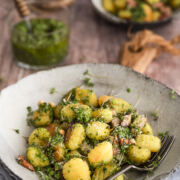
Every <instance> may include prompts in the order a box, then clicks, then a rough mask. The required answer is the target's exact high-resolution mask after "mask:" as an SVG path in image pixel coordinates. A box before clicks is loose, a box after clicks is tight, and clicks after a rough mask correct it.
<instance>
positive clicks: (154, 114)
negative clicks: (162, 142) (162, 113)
mask: <svg viewBox="0 0 180 180" xmlns="http://www.w3.org/2000/svg"><path fill="white" fill-rule="evenodd" d="M151 116H152V117H153V118H154V120H155V121H157V120H158V119H159V116H158V113H157V112H153V113H151Z"/></svg>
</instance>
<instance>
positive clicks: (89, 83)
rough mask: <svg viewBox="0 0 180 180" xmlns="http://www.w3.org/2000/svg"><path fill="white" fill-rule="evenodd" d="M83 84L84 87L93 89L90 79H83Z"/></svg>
mask: <svg viewBox="0 0 180 180" xmlns="http://www.w3.org/2000/svg"><path fill="white" fill-rule="evenodd" d="M83 82H84V84H85V85H87V86H89V87H94V83H92V82H91V79H90V78H85V79H84V81H83Z"/></svg>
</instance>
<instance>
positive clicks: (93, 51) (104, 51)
mask: <svg viewBox="0 0 180 180" xmlns="http://www.w3.org/2000/svg"><path fill="white" fill-rule="evenodd" d="M1 6H2V7H3V10H2V11H0V27H1V28H0V41H1V43H0V76H1V77H2V78H3V83H1V84H0V89H2V88H4V87H6V86H8V85H10V84H12V83H15V82H16V81H17V80H19V79H21V78H23V77H25V76H27V75H29V74H31V73H34V72H36V71H31V70H25V69H22V68H19V67H17V66H16V64H15V63H14V61H13V56H12V52H11V48H10V42H9V39H8V38H9V34H8V26H7V22H6V20H5V18H6V17H7V14H8V13H9V12H8V9H9V7H10V6H12V1H11V0H1ZM0 10H1V9H0ZM71 15H72V29H71V37H70V49H69V54H68V56H67V58H66V61H65V62H64V63H63V64H61V66H62V65H69V64H75V63H86V62H93V63H94V62H98V63H118V62H117V56H118V51H119V48H120V46H121V45H122V43H123V42H125V41H126V40H127V38H126V33H127V30H126V29H124V27H122V26H117V25H112V24H110V23H108V22H106V21H104V20H103V19H102V18H100V17H99V16H98V15H97V14H96V13H95V12H94V9H93V8H92V5H91V3H90V0H89V1H87V0H86V1H85V0H76V3H75V5H74V7H73V8H72V10H71ZM153 30H154V31H155V32H156V33H159V34H161V35H163V36H164V37H165V38H167V39H170V38H172V37H174V36H175V35H178V34H179V33H180V18H179V19H178V18H176V19H175V20H174V21H173V22H171V23H169V24H167V25H164V26H162V27H155V28H153ZM179 69H180V57H172V56H170V55H167V54H163V55H161V56H160V57H158V58H157V59H156V60H155V61H154V62H153V63H152V64H151V65H150V66H149V68H148V69H147V71H146V73H145V74H146V75H147V76H149V77H151V78H153V79H156V80H158V81H160V82H162V83H164V84H166V85H167V86H169V87H171V88H173V89H175V90H176V91H177V92H178V93H179V94H180V78H178V77H180V70H179Z"/></svg>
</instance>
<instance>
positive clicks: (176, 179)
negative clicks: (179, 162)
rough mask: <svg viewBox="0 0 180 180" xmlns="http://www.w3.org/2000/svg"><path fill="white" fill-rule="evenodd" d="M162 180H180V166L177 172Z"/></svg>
mask: <svg viewBox="0 0 180 180" xmlns="http://www.w3.org/2000/svg"><path fill="white" fill-rule="evenodd" d="M162 180H180V166H179V167H177V168H176V169H175V171H173V172H171V173H170V174H169V175H168V176H167V177H165V178H163V179H162Z"/></svg>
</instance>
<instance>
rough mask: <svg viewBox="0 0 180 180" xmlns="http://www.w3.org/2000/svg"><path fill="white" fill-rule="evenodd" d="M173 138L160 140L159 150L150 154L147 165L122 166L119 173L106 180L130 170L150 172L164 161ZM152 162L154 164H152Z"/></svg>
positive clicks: (111, 179)
mask: <svg viewBox="0 0 180 180" xmlns="http://www.w3.org/2000/svg"><path fill="white" fill-rule="evenodd" d="M174 140H175V137H174V136H165V137H163V138H162V140H161V143H162V146H161V149H160V150H159V152H157V153H152V155H151V158H150V160H149V161H148V162H147V163H144V164H142V165H138V166H137V165H133V164H130V165H129V164H126V165H124V166H123V167H122V168H121V170H120V171H119V172H117V173H116V174H114V175H112V176H110V177H108V178H106V180H113V179H114V178H116V177H118V176H120V175H121V174H123V173H125V172H126V171H128V170H130V169H136V170H138V171H152V170H154V169H155V168H157V166H159V164H160V163H161V162H162V161H163V160H164V158H165V157H166V156H167V154H168V152H169V150H170V149H171V147H172V145H173V143H174ZM154 162H156V163H155V164H154Z"/></svg>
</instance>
